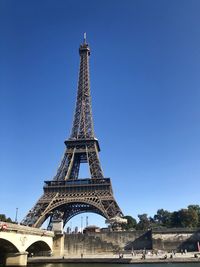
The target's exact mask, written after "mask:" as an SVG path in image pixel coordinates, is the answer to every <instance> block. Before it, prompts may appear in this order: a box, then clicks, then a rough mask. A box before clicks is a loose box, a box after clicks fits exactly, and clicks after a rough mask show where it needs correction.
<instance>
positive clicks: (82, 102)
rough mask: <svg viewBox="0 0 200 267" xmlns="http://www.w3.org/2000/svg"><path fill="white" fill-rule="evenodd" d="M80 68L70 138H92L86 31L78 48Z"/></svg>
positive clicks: (92, 127) (88, 51) (88, 49)
mask: <svg viewBox="0 0 200 267" xmlns="http://www.w3.org/2000/svg"><path fill="white" fill-rule="evenodd" d="M79 55H80V68H79V79H78V92H77V100H76V108H75V114H74V120H73V126H72V132H71V136H70V139H71V140H74V139H85V138H87V139H94V126H93V118H92V107H91V96H90V73H89V71H90V70H89V56H90V48H89V45H88V44H87V43H86V33H84V43H83V44H81V45H80V48H79Z"/></svg>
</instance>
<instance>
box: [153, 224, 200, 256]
mask: <svg viewBox="0 0 200 267" xmlns="http://www.w3.org/2000/svg"><path fill="white" fill-rule="evenodd" d="M198 242H199V243H200V229H198V230H197V229H167V230H157V231H156V230H155V231H152V247H153V248H154V249H161V250H166V251H170V250H177V251H181V250H183V251H184V250H187V251H198V245H197V244H198Z"/></svg>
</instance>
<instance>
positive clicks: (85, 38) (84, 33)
mask: <svg viewBox="0 0 200 267" xmlns="http://www.w3.org/2000/svg"><path fill="white" fill-rule="evenodd" d="M84 44H86V32H84Z"/></svg>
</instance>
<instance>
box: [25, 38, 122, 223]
mask: <svg viewBox="0 0 200 267" xmlns="http://www.w3.org/2000/svg"><path fill="white" fill-rule="evenodd" d="M79 54H80V70H79V82H78V93H77V101H76V108H75V115H74V121H73V126H72V131H71V135H70V138H69V139H68V140H66V141H65V145H66V150H65V153H64V156H63V159H62V161H61V164H60V166H59V168H58V170H57V173H56V175H55V177H54V178H53V180H52V181H45V186H44V194H43V195H42V196H41V198H40V199H39V200H38V201H37V203H36V204H35V206H34V207H33V208H32V209H31V210H30V211H29V213H28V214H27V216H26V217H25V218H24V220H23V221H22V223H23V224H25V225H30V226H34V227H40V226H41V225H42V224H43V222H44V221H45V220H46V219H47V218H48V217H50V223H49V228H51V226H52V222H53V220H55V219H62V220H63V222H64V225H65V224H66V223H67V221H69V220H70V219H71V218H72V217H73V216H75V215H77V214H79V213H83V212H93V213H97V214H100V215H102V216H103V217H105V218H106V219H112V218H113V217H116V216H120V217H121V216H122V212H121V210H120V208H119V206H118V205H117V202H116V201H115V199H114V196H113V192H112V185H111V181H110V179H109V178H104V176H103V171H102V168H101V164H100V161H99V151H100V148H99V143H98V140H97V139H96V138H95V135H94V126H93V119H92V108H91V96H90V78H89V56H90V48H89V45H88V44H87V43H86V39H84V43H83V44H81V45H80V48H79ZM81 163H88V164H89V169H90V174H91V178H86V179H79V178H78V174H79V167H80V164H81Z"/></svg>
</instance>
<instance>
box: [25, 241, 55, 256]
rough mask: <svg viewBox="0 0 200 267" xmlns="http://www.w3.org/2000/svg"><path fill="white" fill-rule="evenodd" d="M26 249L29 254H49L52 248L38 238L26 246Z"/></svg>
mask: <svg viewBox="0 0 200 267" xmlns="http://www.w3.org/2000/svg"><path fill="white" fill-rule="evenodd" d="M26 251H27V252H28V254H29V256H31V255H34V256H49V255H50V253H51V251H52V250H51V247H50V246H49V245H48V244H47V243H46V242H44V241H43V240H38V241H36V242H34V243H32V244H31V245H30V246H29V247H27V248H26Z"/></svg>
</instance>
